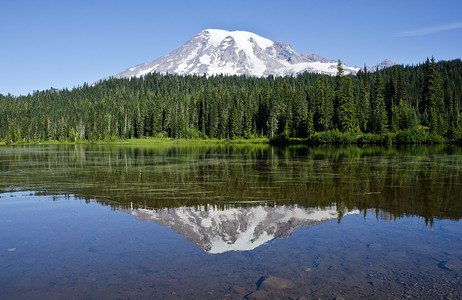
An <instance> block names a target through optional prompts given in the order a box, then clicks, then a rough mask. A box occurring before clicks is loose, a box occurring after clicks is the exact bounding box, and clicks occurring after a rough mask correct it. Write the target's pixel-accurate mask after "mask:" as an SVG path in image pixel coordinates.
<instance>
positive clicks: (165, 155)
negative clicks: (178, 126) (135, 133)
mask: <svg viewBox="0 0 462 300" xmlns="http://www.w3.org/2000/svg"><path fill="white" fill-rule="evenodd" d="M461 217H462V148H460V147H455V146H446V145H442V146H432V147H425V146H408V147H391V146H390V147H372V146H367V147H357V146H343V147H333V146H322V147H305V146H290V147H281V148H278V147H272V146H268V145H231V146H227V145H207V146H201V145H194V146H191V145H175V144H169V145H159V146H156V145H154V146H101V145H97V146H95V145H48V146H16V147H6V146H3V147H0V298H1V299H146V298H159V299H165V298H169V299H243V298H244V297H246V298H249V299H253V298H256V299H267V298H270V299H313V298H314V299H318V298H321V299H342V298H344V299H360V298H374V299H377V298H380V299H390V298H391V299H402V298H420V299H461V298H462V284H461V276H462V223H461V221H460V218H461Z"/></svg>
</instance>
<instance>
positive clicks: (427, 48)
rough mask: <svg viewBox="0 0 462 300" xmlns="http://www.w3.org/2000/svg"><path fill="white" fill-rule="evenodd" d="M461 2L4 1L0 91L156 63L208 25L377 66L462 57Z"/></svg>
mask: <svg viewBox="0 0 462 300" xmlns="http://www.w3.org/2000/svg"><path fill="white" fill-rule="evenodd" d="M461 11H462V1H460V0H454V1H444V0H442V1H438V2H437V1H426V0H424V1H411V0H409V1H406V0H400V1H395V0H391V1H370V0H369V1H353V0H352V1H308V0H305V1H289V0H288V1H269V0H267V1H259V0H246V1H240V0H239V1H230V0H228V1H220V0H215V1H201V0H195V1H179V0H169V1H145V0H131V1H129V0H112V1H102V0H101V1H99V0H91V1H87V0H80V1H67V0H56V1H53V0H41V1H36V0H30V1H26V0H15V1H1V2H0V38H1V43H0V93H1V94H8V93H11V94H13V95H21V94H28V93H32V92H33V91H34V90H44V89H48V88H50V87H54V88H59V89H61V88H64V87H67V88H69V89H71V88H73V87H77V86H79V85H83V83H84V82H93V81H96V80H98V79H100V78H103V77H106V76H110V75H114V74H116V73H119V72H121V71H123V70H125V69H126V68H129V67H132V66H134V65H137V64H140V63H143V62H149V61H152V60H154V59H156V58H158V57H160V56H162V55H165V54H167V53H169V52H170V51H172V50H173V49H175V48H177V47H179V46H181V45H182V44H184V43H185V42H186V41H187V40H189V39H190V38H192V37H193V36H194V35H196V34H197V33H199V32H200V31H201V30H203V29H207V28H218V29H225V30H245V31H251V32H254V33H256V34H259V35H261V36H263V37H266V38H269V39H271V40H273V41H283V42H286V43H289V44H291V45H292V47H293V48H294V50H295V51H297V52H299V53H301V52H307V53H316V54H319V55H321V56H323V57H326V58H328V59H340V60H342V61H343V62H345V63H346V64H347V65H356V66H363V65H364V64H367V65H370V66H372V65H375V64H377V63H378V62H380V61H381V60H382V59H384V58H388V59H391V60H393V61H395V62H397V63H399V64H404V65H412V64H418V63H420V62H422V61H424V60H425V59H426V57H429V56H432V55H433V56H434V57H435V59H436V60H449V59H454V58H460V57H461V54H462V14H461Z"/></svg>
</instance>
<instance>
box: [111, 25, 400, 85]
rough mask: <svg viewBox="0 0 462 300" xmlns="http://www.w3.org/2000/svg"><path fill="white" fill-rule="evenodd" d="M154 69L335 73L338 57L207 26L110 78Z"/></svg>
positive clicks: (257, 73)
mask: <svg viewBox="0 0 462 300" xmlns="http://www.w3.org/2000/svg"><path fill="white" fill-rule="evenodd" d="M389 62H391V61H389ZM391 63H392V62H391ZM392 64H394V63H392ZM388 65H389V64H385V63H383V66H388ZM343 68H344V72H345V74H355V73H356V72H357V71H358V70H359V69H360V68H359V67H354V66H347V65H345V64H343ZM154 72H156V73H161V74H167V73H169V74H172V73H173V74H179V75H207V76H212V75H220V74H223V75H247V76H256V77H266V76H269V75H273V76H296V75H298V74H301V73H304V72H313V73H321V74H328V75H335V74H336V72H337V61H335V60H328V59H326V58H324V57H322V56H320V55H318V54H309V53H301V54H299V53H297V52H296V51H295V50H294V49H293V48H292V47H291V46H290V45H289V44H287V43H284V42H273V41H271V40H269V39H267V38H264V37H261V36H259V35H257V34H255V33H252V32H247V31H226V30H221V29H206V30H203V31H201V32H200V33H199V34H197V35H196V36H194V37H193V38H192V39H190V40H188V41H187V42H186V43H185V44H183V45H182V46H180V47H179V48H177V49H175V50H173V51H171V52H170V53H168V54H166V55H164V56H162V57H160V58H158V59H155V60H153V61H151V62H149V63H142V64H139V65H136V66H134V67H131V68H128V69H126V70H124V71H122V72H120V73H118V74H116V75H114V76H113V78H129V77H141V76H144V75H146V74H149V73H154Z"/></svg>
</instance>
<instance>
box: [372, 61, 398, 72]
mask: <svg viewBox="0 0 462 300" xmlns="http://www.w3.org/2000/svg"><path fill="white" fill-rule="evenodd" d="M394 65H396V63H394V62H392V61H391V60H389V59H384V60H382V61H381V62H380V63H378V64H377V65H375V66H373V67H366V69H367V71H369V72H375V71H377V69H379V70H382V69H385V68H389V67H392V66H394Z"/></svg>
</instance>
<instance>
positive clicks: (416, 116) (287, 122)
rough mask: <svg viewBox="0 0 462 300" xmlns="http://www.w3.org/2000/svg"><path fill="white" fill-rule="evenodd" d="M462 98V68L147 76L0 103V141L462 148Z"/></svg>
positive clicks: (428, 65) (431, 65)
mask: <svg viewBox="0 0 462 300" xmlns="http://www.w3.org/2000/svg"><path fill="white" fill-rule="evenodd" d="M461 92H462V62H461V60H460V59H456V60H452V61H440V62H438V63H436V62H435V61H434V59H433V58H432V59H427V60H426V62H425V63H423V64H420V65H417V66H399V65H396V66H393V67H390V68H386V69H383V70H380V71H379V70H377V71H376V72H372V73H370V72H367V70H366V68H364V70H361V71H359V72H358V73H357V74H356V75H344V73H343V69H342V65H341V63H340V62H339V64H338V67H337V75H336V76H328V75H321V74H314V73H304V74H301V75H298V76H296V77H273V76H269V77H266V78H255V77H246V76H211V77H206V76H180V75H173V74H166V75H161V74H148V75H146V76H144V77H141V78H130V79H114V78H111V79H108V80H105V81H102V82H99V83H97V84H94V85H88V84H84V85H83V86H82V87H77V88H74V89H72V90H67V89H64V90H57V89H53V88H51V89H49V90H46V91H36V92H34V93H33V94H29V95H27V96H19V97H14V96H11V95H7V96H5V95H0V140H2V141H5V142H6V143H7V144H9V143H28V142H40V141H47V140H58V141H63V142H64V141H71V142H80V141H111V140H117V139H129V138H143V137H168V138H173V139H177V138H218V139H234V138H245V139H250V138H254V137H262V136H267V137H269V138H270V139H272V140H273V141H287V140H290V139H292V138H300V139H304V140H306V141H308V142H310V141H312V142H318V143H336V142H341V141H343V140H342V138H344V137H345V136H346V137H353V138H352V140H351V141H352V142H360V141H362V142H364V143H383V142H386V143H389V142H398V143H400V142H401V143H428V142H461V141H462V116H461V106H462V98H461ZM332 137H334V138H332ZM335 137H337V138H335ZM349 141H350V140H349V139H346V142H349Z"/></svg>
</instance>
